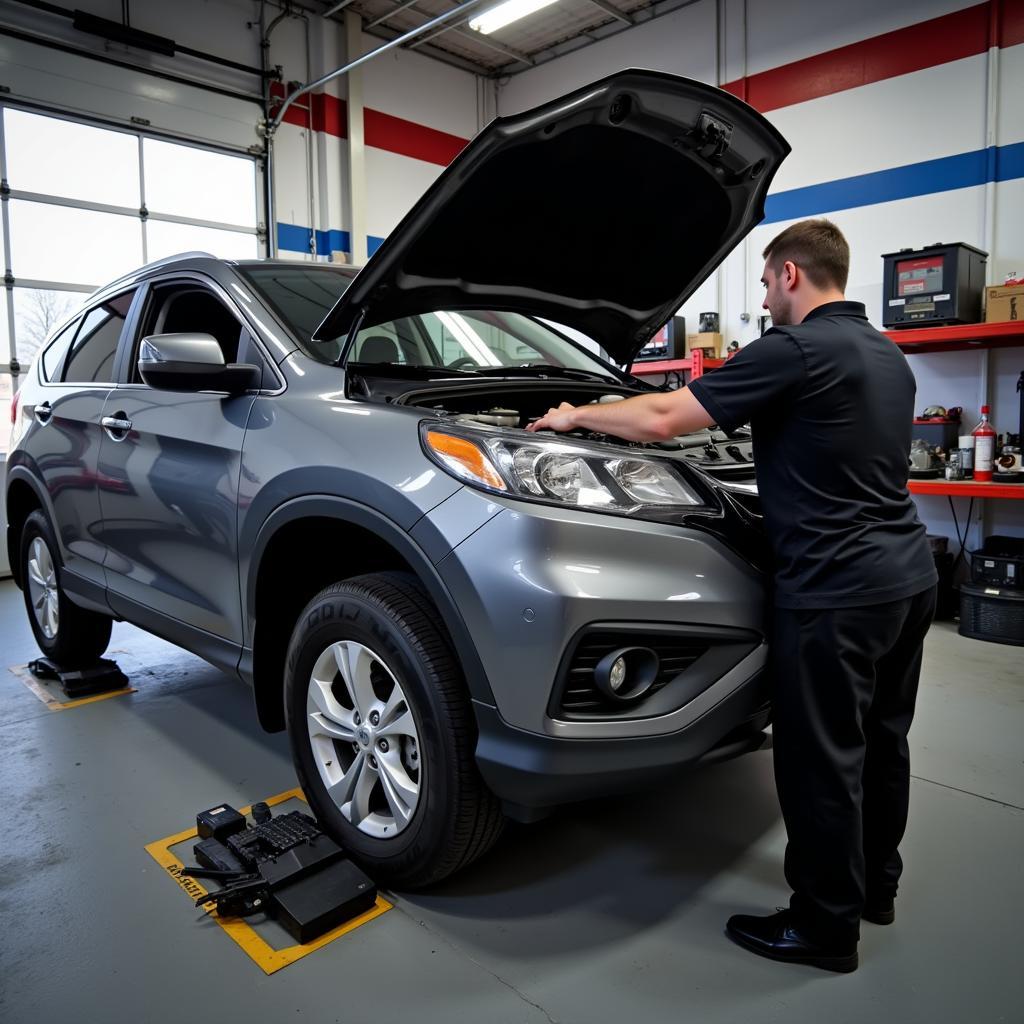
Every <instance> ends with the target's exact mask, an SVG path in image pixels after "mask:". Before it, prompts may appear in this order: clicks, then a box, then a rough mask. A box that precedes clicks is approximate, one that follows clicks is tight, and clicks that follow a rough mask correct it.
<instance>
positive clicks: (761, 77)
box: [722, 0, 1024, 111]
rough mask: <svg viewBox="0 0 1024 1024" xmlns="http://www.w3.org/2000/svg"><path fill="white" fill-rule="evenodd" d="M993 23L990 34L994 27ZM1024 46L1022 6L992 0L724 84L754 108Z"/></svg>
mask: <svg viewBox="0 0 1024 1024" xmlns="http://www.w3.org/2000/svg"><path fill="white" fill-rule="evenodd" d="M993 24H994V29H995V30H994V31H993V28H992V25H993ZM990 34H991V35H992V36H994V39H993V44H994V45H999V46H1015V45H1017V44H1018V43H1021V42H1024V3H1022V2H1021V0H991V2H989V3H983V4H976V5H975V6H973V7H967V8H964V9H963V10H960V11H954V12H953V13H952V14H945V15H943V16H942V17H939V18H932V19H931V20H929V21H922V22H919V23H918V24H916V25H908V26H907V27H906V28H901V29H896V30H895V31H893V32H886V33H884V34H883V35H879V36H873V37H872V38H870V39H863V40H861V41H860V42H857V43H851V44H850V45H849V46H840V47H838V48H837V49H835V50H829V51H828V52H826V53H819V54H816V55H815V56H813V57H807V58H805V59H804V60H797V61H793V62H792V63H790V64H784V65H782V66H781V67H777V68H772V69H771V70H769V71H762V72H761V73H760V74H757V75H749V76H748V77H747V78H745V79H743V78H740V79H737V80H736V81H734V82H728V83H726V84H725V85H723V86H722V88H723V89H727V90H728V91H729V92H731V93H733V94H734V95H736V96H739V97H740V98H741V99H745V100H746V102H747V103H749V104H751V106H753V107H756V108H757V109H758V110H761V111H767V110H776V109H777V108H779V107H788V106H790V105H791V104H793V103H803V102H805V101H806V100H813V99H817V98H818V97H819V96H831V95H833V94H834V93H837V92H843V91H845V90H846V89H854V88H856V87H857V86H860V85H868V84H870V83H871V82H881V81H884V80H885V79H887V78H895V77H897V76H898V75H906V74H910V73H911V72H912V71H922V70H924V69H925V68H930V67H935V66H937V65H939V64H947V63H949V62H950V61H954V60H962V59H963V58H965V57H973V56H976V55H977V54H979V53H984V52H985V51H986V50H987V49H988V48H989V45H990V42H989V40H990Z"/></svg>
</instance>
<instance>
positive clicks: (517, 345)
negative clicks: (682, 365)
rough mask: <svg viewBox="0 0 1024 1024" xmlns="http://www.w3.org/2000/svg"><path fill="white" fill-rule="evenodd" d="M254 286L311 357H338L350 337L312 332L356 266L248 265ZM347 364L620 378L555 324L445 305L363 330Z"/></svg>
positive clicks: (246, 271) (245, 270)
mask: <svg viewBox="0 0 1024 1024" xmlns="http://www.w3.org/2000/svg"><path fill="white" fill-rule="evenodd" d="M240 269H241V270H242V273H243V274H244V275H245V276H246V278H247V279H248V280H249V282H250V284H252V286H253V287H254V288H255V289H256V290H257V291H258V292H260V294H261V295H262V296H263V297H264V299H265V300H266V301H267V303H268V304H269V305H270V306H271V308H272V309H273V310H274V311H275V312H276V313H277V314H278V316H280V317H281V319H282V320H284V322H285V323H286V324H287V325H288V326H289V327H290V328H291V330H292V332H293V333H294V334H295V339H296V341H297V342H298V343H299V345H300V346H301V347H302V349H303V351H305V352H306V353H307V354H308V355H310V356H312V357H313V358H314V359H317V360H319V361H320V362H324V363H336V362H337V361H338V358H339V356H340V355H341V347H342V345H343V344H344V339H343V338H336V339H333V340H331V341H325V342H320V341H313V340H312V335H313V332H314V331H315V330H316V328H317V327H318V326H319V324H320V322H321V321H322V320H323V318H324V317H325V316H326V315H327V313H328V311H329V310H330V309H331V307H332V306H333V305H334V303H335V302H336V301H337V300H338V298H339V297H340V296H341V294H342V292H344V290H345V289H346V288H347V287H348V285H349V283H350V281H351V280H352V278H351V277H350V276H349V275H350V274H351V271H347V272H346V271H344V270H341V269H333V268H329V267H309V266H295V267H290V266H280V265H277V266H275V265H271V264H267V265H265V266H245V267H241V268H240ZM347 361H348V362H350V363H360V364H375V365H378V366H380V368H381V369H382V370H383V369H385V367H387V366H403V367H409V368H415V367H424V368H443V369H449V370H461V371H464V372H469V373H481V374H494V375H501V374H502V373H503V372H504V371H505V370H508V371H510V372H512V373H516V372H526V373H530V372H533V371H531V370H530V369H525V370H524V369H523V368H530V367H533V368H536V372H538V373H541V372H544V371H545V370H554V371H556V372H557V371H559V370H562V371H578V372H583V373H588V374H595V375H598V376H601V377H605V378H610V379H617V378H616V374H615V372H614V370H613V369H612V368H611V367H610V366H609V365H608V364H607V363H605V362H604V361H603V360H601V359H599V358H598V357H597V356H596V355H591V354H590V353H589V352H588V351H586V350H585V349H584V348H582V347H581V346H578V345H577V344H575V343H574V342H572V341H570V340H569V339H568V338H566V337H564V336H563V335H561V334H560V333H558V332H557V331H556V330H554V329H553V328H551V327H548V326H547V325H546V324H544V323H542V322H541V321H539V320H535V319H533V318H532V317H528V316H524V315H522V314H520V313H505V312H498V311H483V310H477V309H474V310H442V311H437V312H431V313H421V314H416V315H414V316H405V317H399V318H397V319H395V320H391V321H387V322H385V323H382V324H375V325H374V326H372V327H367V328H365V329H364V330H362V331H360V332H359V334H358V335H357V336H356V340H355V344H354V345H353V348H352V351H351V352H350V353H349V355H348V360H347Z"/></svg>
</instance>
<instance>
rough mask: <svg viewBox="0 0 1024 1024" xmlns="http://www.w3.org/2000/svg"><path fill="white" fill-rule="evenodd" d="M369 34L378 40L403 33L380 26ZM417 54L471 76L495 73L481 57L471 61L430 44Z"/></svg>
mask: <svg viewBox="0 0 1024 1024" xmlns="http://www.w3.org/2000/svg"><path fill="white" fill-rule="evenodd" d="M367 34H368V35H371V36H373V37H374V38H376V39H394V38H396V37H397V36H400V35H401V34H402V33H401V32H400V31H399V30H398V29H394V28H392V27H391V26H390V25H378V26H377V27H376V28H372V29H370V30H369V32H368V33H367ZM416 52H417V53H422V54H423V55H424V56H427V57H430V58H431V59H432V60H439V61H441V62H442V63H443V64H447V65H448V66H449V67H453V68H458V69H459V70H460V71H468V72H469V73H470V74H471V75H481V76H483V77H487V76H489V75H491V74H493V73H494V67H493V65H488V64H482V63H480V58H479V57H478V58H477V59H475V60H471V59H470V58H469V57H464V56H462V55H461V54H457V53H455V52H454V51H452V50H445V49H442V48H441V47H440V46H434V45H432V44H430V43H428V44H427V45H426V46H424V47H423V48H422V49H419V50H417V51H416ZM506 67H512V65H511V64H509V65H506Z"/></svg>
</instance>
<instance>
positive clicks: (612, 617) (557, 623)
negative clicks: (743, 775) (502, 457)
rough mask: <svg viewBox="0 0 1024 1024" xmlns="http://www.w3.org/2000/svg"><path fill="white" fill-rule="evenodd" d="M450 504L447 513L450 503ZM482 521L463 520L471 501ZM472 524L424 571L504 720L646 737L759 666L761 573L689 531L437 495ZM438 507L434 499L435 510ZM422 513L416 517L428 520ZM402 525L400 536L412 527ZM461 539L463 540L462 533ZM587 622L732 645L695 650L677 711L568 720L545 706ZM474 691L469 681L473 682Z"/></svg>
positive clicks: (708, 704)
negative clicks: (706, 652) (440, 590)
mask: <svg viewBox="0 0 1024 1024" xmlns="http://www.w3.org/2000/svg"><path fill="white" fill-rule="evenodd" d="M453 503H457V505H458V506H462V508H461V509H460V514H459V515H458V516H455V515H454V512H455V505H453ZM477 504H479V505H481V506H486V509H487V513H488V516H486V517H485V516H483V515H480V516H478V517H474V516H473V515H472V512H473V509H474V507H475V505H477ZM445 505H446V506H448V508H447V511H446V514H447V515H448V516H449V518H450V519H451V520H452V521H455V520H456V519H457V520H459V521H461V522H467V521H468V522H472V524H473V527H474V528H473V531H472V532H471V533H470V534H469V535H468V536H466V535H465V534H463V537H460V538H459V539H458V541H457V542H456V544H455V546H454V550H450V551H449V552H448V553H447V554H446V555H445V556H444V557H441V558H440V559H439V560H438V562H437V570H438V572H439V574H440V575H441V577H442V579H443V581H444V584H445V586H446V587H447V588H448V591H449V593H450V594H451V596H452V599H453V601H454V603H455V605H456V606H457V607H458V608H459V610H460V612H461V613H462V617H463V619H464V621H465V624H466V627H467V631H468V633H469V635H470V636H471V637H472V638H473V641H474V646H475V648H476V653H477V654H478V655H479V659H480V663H481V665H482V668H483V671H484V673H485V675H486V681H487V684H488V687H487V689H488V690H489V692H490V693H491V694H492V695H493V698H494V704H495V705H496V709H497V712H498V714H499V715H500V717H501V718H502V719H503V720H504V722H506V723H507V724H508V725H509V726H511V727H513V728H515V729H520V730H524V731H525V732H529V733H537V734H539V735H542V736H552V737H555V736H557V737H560V738H563V739H567V740H569V739H588V740H604V739H608V740H611V739H630V738H634V737H641V736H642V737H648V738H653V737H657V736H664V735H671V734H674V733H678V732H680V731H681V730H683V729H685V728H686V727H688V726H689V725H691V724H693V723H695V722H696V721H697V720H698V719H699V718H701V717H702V716H703V715H704V714H706V713H707V712H708V711H709V710H710V709H711V708H712V707H715V706H717V705H718V704H720V703H721V701H722V700H724V698H726V697H727V696H729V695H730V694H731V693H732V692H733V691H734V690H736V689H738V688H740V687H742V686H744V685H746V683H747V681H748V680H750V679H752V678H753V677H754V676H755V675H757V674H758V672H759V671H761V670H762V669H763V668H764V666H765V664H766V661H767V647H766V645H765V643H764V632H765V628H764V627H765V622H764V616H765V592H764V583H763V577H762V576H761V574H760V573H759V572H758V571H757V570H755V569H754V568H752V567H751V566H750V565H748V564H747V563H746V562H744V561H743V560H742V559H741V558H740V557H739V556H738V555H736V554H735V553H734V552H733V551H731V550H730V549H729V548H727V547H726V546H725V545H724V544H722V543H721V542H720V541H719V540H717V539H716V538H715V537H713V536H711V535H709V534H706V533H704V532H701V531H699V530H696V529H685V528H681V527H673V526H667V525H663V524H658V523H650V522H646V521H643V520H638V519H630V518H626V517H616V516H608V515H599V514H595V513H588V512H579V511H576V510H567V509H561V508H551V507H546V506H537V505H525V503H522V502H513V501H496V500H495V499H494V498H489V497H484V496H482V495H480V494H479V493H477V492H473V491H469V490H463V491H462V492H461V493H460V494H459V495H457V496H453V498H451V499H449V501H448V502H446V503H445ZM442 507H443V506H442ZM432 516H433V514H431V516H429V517H427V518H432ZM415 532H416V531H414V534H415ZM463 538H464V539H463ZM595 625H607V626H608V627H609V628H613V629H616V630H628V631H632V632H634V633H635V634H636V641H635V642H636V643H637V644H638V645H642V644H643V643H644V637H643V634H644V630H645V629H647V630H649V631H652V632H653V631H659V632H661V633H662V634H664V633H666V632H669V633H671V631H672V630H674V629H675V630H678V631H680V632H681V633H682V632H685V633H686V634H687V635H689V636H691V637H693V636H697V637H699V636H700V635H701V634H706V635H707V636H708V638H709V642H712V641H713V640H717V641H721V640H722V638H723V635H726V634H728V635H729V636H731V637H734V638H736V639H737V640H739V641H741V642H740V643H738V644H737V645H736V647H735V649H736V651H737V654H736V657H735V658H734V659H733V661H732V662H731V663H723V661H722V660H721V659H720V658H718V659H705V660H704V661H702V662H698V663H697V664H696V665H694V668H693V669H692V670H688V671H689V672H691V673H696V674H697V675H698V676H700V674H701V672H704V677H703V678H701V679H699V680H698V685H697V686H695V687H694V686H687V687H684V688H683V691H684V693H683V696H682V698H681V701H680V703H679V705H678V706H675V707H668V706H666V705H665V704H664V702H661V703H660V704H659V705H658V706H657V707H654V706H652V707H650V708H646V707H644V705H642V704H641V705H639V706H638V707H637V708H636V709H635V713H631V714H629V715H623V716H619V717H616V716H614V715H608V716H592V717H590V718H588V719H587V720H580V719H579V718H578V717H577V718H574V717H573V716H569V715H567V716H559V715H558V713H557V710H556V711H554V712H552V709H551V700H552V694H553V693H554V692H555V691H556V688H557V687H558V685H559V672H560V666H563V665H564V659H565V657H566V652H567V649H569V648H570V647H571V644H572V642H573V638H575V637H577V636H579V635H580V634H581V633H583V632H584V631H585V630H587V629H588V628H590V627H594V626H595ZM474 692H479V690H474Z"/></svg>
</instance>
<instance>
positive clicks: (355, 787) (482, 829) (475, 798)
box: [285, 573, 504, 889]
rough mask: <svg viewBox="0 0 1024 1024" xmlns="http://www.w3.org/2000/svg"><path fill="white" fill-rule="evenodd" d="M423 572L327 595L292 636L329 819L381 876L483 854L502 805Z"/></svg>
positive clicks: (421, 879)
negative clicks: (479, 759)
mask: <svg viewBox="0 0 1024 1024" xmlns="http://www.w3.org/2000/svg"><path fill="white" fill-rule="evenodd" d="M429 608H430V604H429V598H428V597H427V596H426V594H425V592H424V591H423V590H422V588H421V587H420V586H419V584H418V582H417V581H416V580H415V578H414V577H411V576H407V575H405V574H400V573H380V574H374V575H367V576H359V577H356V578H354V579H351V580H347V581H345V582H342V583H336V584H334V585H333V586H330V587H327V588H326V589H324V590H322V591H321V592H320V593H319V594H317V595H316V597H314V598H313V600H312V601H311V602H310V603H309V604H308V605H307V606H306V608H305V610H304V611H303V612H302V615H301V616H300V617H299V621H298V623H297V625H296V626H295V630H294V632H293V634H292V640H291V644H290V645H289V648H288V657H287V662H286V668H285V710H286V716H287V721H288V733H289V737H290V740H291V746H292V753H293V755H294V758H295V765H296V771H297V772H298V776H299V781H300V783H301V784H302V788H303V791H304V792H305V794H306V797H307V799H308V800H309V802H310V806H311V807H312V808H313V810H314V811H315V812H316V815H317V818H318V819H319V820H320V822H321V824H322V825H323V826H324V828H325V829H326V830H327V831H329V832H331V833H332V834H333V835H334V836H335V837H336V838H337V839H338V840H339V841H340V842H341V843H342V845H343V846H344V847H345V848H346V849H347V850H348V852H349V853H350V855H351V856H352V857H353V859H354V860H356V861H358V862H359V863H360V864H362V866H363V867H364V868H365V869H366V870H367V871H368V872H369V873H370V874H371V875H372V876H373V877H374V878H375V879H376V880H378V881H381V882H388V883H390V884H392V885H395V886H397V887H400V888H406V889H414V888H422V887H424V886H428V885H430V884H432V883H434V882H437V881H439V880H440V879H442V878H444V877H446V876H447V875H450V874H452V873H453V872H455V871H457V870H459V869H460V868H462V867H464V866H465V865H467V864H469V863H470V862H471V861H473V860H475V859H476V858H477V857H479V856H480V855H481V854H483V853H484V852H485V851H486V850H487V849H489V848H490V846H491V845H492V844H493V843H494V842H495V840H496V839H497V838H498V836H499V835H500V833H501V830H502V826H503V823H504V819H503V817H502V815H501V809H500V805H499V804H498V801H497V800H496V799H495V798H494V796H493V795H492V794H491V793H490V791H489V790H488V789H487V788H486V786H485V785H484V783H483V780H482V779H481V778H480V774H479V772H478V770H477V767H476V762H475V758H474V748H475V741H476V728H475V722H474V720H473V713H472V710H471V708H470V704H469V697H468V694H467V692H466V686H465V681H464V679H463V678H462V674H461V672H460V670H459V667H458V664H457V662H456V660H455V658H454V657H453V655H452V652H451V649H450V647H449V644H448V641H447V639H446V638H445V636H444V635H443V633H442V632H441V630H440V629H439V628H438V626H437V625H436V623H435V621H434V620H433V618H432V617H431V616H430V615H429V613H428V609H429Z"/></svg>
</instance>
